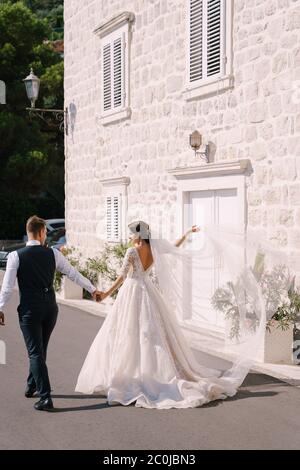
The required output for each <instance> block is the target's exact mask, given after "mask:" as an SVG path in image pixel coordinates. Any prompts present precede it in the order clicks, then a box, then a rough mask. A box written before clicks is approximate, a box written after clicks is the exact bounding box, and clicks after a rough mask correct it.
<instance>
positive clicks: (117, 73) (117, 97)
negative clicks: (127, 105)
mask: <svg viewBox="0 0 300 470" xmlns="http://www.w3.org/2000/svg"><path fill="white" fill-rule="evenodd" d="M122 43H123V41H122V37H119V38H117V39H115V40H114V42H113V64H114V93H113V96H114V108H119V107H120V106H122V104H123V103H122V101H123V99H122V98H123V81H124V78H123V60H124V59H123V47H122V46H123V44H122Z"/></svg>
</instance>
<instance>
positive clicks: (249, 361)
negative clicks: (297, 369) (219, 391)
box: [150, 227, 293, 388]
mask: <svg viewBox="0 0 300 470" xmlns="http://www.w3.org/2000/svg"><path fill="white" fill-rule="evenodd" d="M193 236H194V234H191V236H190V237H191V238H192V237H193ZM150 244H151V249H152V254H153V258H154V269H155V275H156V279H157V283H158V287H159V289H160V290H161V292H162V294H163V296H164V299H165V301H166V302H167V304H168V305H169V306H170V308H169V309H168V310H169V314H168V315H169V318H168V319H166V321H167V322H171V323H173V331H175V330H176V331H177V332H178V334H179V335H180V334H181V333H180V332H179V331H178V330H181V329H182V328H181V326H180V324H181V323H184V324H185V325H190V328H191V331H192V330H193V329H195V330H197V331H198V332H200V333H199V338H200V339H199V340H198V341H200V342H201V344H200V349H202V350H204V351H206V353H208V354H214V361H213V367H211V362H209V361H207V364H205V363H203V362H201V365H200V364H198V363H197V362H196V361H195V360H194V358H192V357H191V355H190V354H189V352H188V351H186V357H187V358H188V359H187V360H188V362H189V367H191V368H192V369H193V371H195V370H196V372H198V373H199V374H200V375H203V374H206V376H210V377H216V378H217V379H216V380H217V381H218V382H219V383H220V382H222V381H226V383H227V385H228V382H229V383H232V385H233V388H234V387H238V386H239V385H240V384H241V383H242V382H243V380H244V378H245V376H246V375H247V373H248V372H249V370H250V368H251V366H252V365H253V363H254V361H256V360H257V358H258V356H259V354H260V353H261V351H262V348H263V347H264V336H265V330H266V324H267V321H268V320H269V319H270V318H271V317H272V316H273V315H274V313H275V312H276V310H277V308H278V307H279V306H280V305H281V304H282V303H283V302H284V301H286V299H287V296H288V290H289V288H290V286H291V284H292V282H293V277H292V275H291V273H290V272H289V270H288V268H287V260H286V257H285V255H284V254H283V253H280V251H278V250H274V249H272V248H270V246H268V245H267V244H266V243H264V241H262V240H260V239H259V238H258V237H257V235H256V234H255V233H253V234H252V233H251V232H247V235H246V234H244V233H238V232H233V231H229V230H227V229H225V228H220V227H205V228H201V232H200V235H199V237H198V244H195V243H193V244H191V243H189V242H186V243H185V245H184V246H183V247H180V248H177V247H175V245H174V244H172V243H170V242H168V241H167V240H164V239H161V238H159V237H158V236H157V235H155V233H153V232H152V231H151V237H150ZM190 245H192V246H190ZM170 313H171V314H170ZM166 315H167V314H166ZM172 317H173V318H172ZM174 329H175V330H174ZM201 332H202V336H201ZM201 337H202V338H203V341H202V340H201ZM205 338H206V339H205ZM224 359H226V361H227V362H226V364H228V365H227V366H224ZM206 365H207V366H208V367H207V368H205V366H206Z"/></svg>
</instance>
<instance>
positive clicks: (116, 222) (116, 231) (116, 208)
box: [113, 196, 121, 241]
mask: <svg viewBox="0 0 300 470" xmlns="http://www.w3.org/2000/svg"><path fill="white" fill-rule="evenodd" d="M113 199H114V201H113V239H114V240H115V241H119V240H120V222H121V221H120V218H121V217H120V215H121V212H120V198H119V197H118V196H114V198H113Z"/></svg>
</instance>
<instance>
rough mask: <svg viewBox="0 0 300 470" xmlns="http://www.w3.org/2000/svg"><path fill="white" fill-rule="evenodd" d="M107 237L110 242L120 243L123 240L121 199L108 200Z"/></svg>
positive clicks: (112, 198)
mask: <svg viewBox="0 0 300 470" xmlns="http://www.w3.org/2000/svg"><path fill="white" fill-rule="evenodd" d="M106 237H107V240H108V241H114V242H118V241H120V239H121V198H120V197H119V196H107V198H106Z"/></svg>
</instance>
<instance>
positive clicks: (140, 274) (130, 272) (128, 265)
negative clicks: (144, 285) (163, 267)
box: [120, 247, 153, 279]
mask: <svg viewBox="0 0 300 470" xmlns="http://www.w3.org/2000/svg"><path fill="white" fill-rule="evenodd" d="M152 266H153V264H152ZM152 266H150V267H149V268H148V269H146V270H145V269H144V267H143V265H142V262H141V260H140V256H139V254H138V251H137V249H136V248H134V247H132V248H128V250H127V251H126V254H125V257H124V261H123V265H122V268H121V271H120V276H122V277H123V278H124V279H125V278H126V277H127V276H128V277H131V278H134V279H143V278H144V277H145V275H147V274H149V273H150V271H151V269H152Z"/></svg>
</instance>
